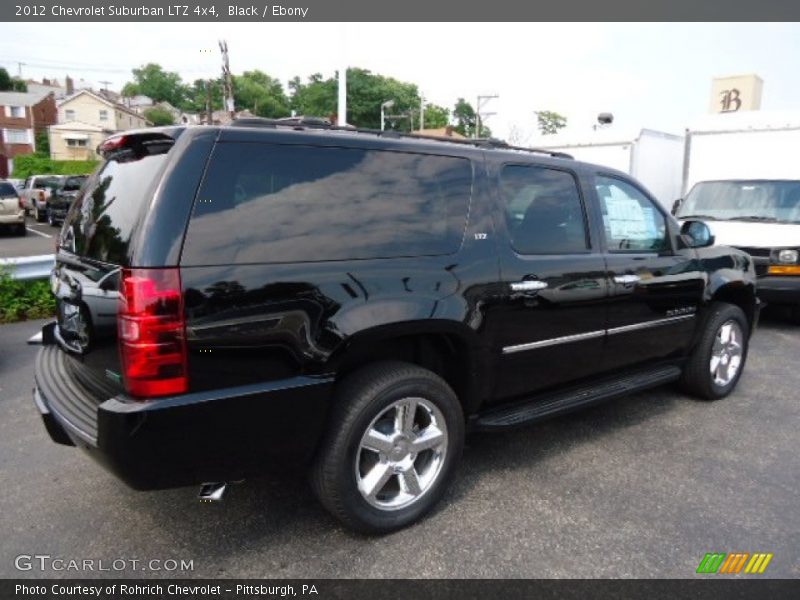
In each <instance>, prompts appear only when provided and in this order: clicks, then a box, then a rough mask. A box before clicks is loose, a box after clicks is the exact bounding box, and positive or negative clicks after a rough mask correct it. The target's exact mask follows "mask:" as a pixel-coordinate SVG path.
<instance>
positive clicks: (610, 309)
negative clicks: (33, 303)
mask: <svg viewBox="0 0 800 600" xmlns="http://www.w3.org/2000/svg"><path fill="white" fill-rule="evenodd" d="M170 131H171V135H173V136H174V137H175V138H176V139H177V141H176V143H175V145H174V147H173V148H172V150H170V153H169V156H168V159H167V162H166V164H165V166H164V168H163V170H162V171H161V173H160V175H159V177H158V179H157V181H154V182H153V184H152V187H151V190H152V200H151V201H150V202H149V204H148V205H147V206H146V208H144V209H143V212H142V215H141V220H140V225H139V226H138V227H137V228H136V229H135V230H134V231H133V234H132V235H131V237H130V239H128V240H125V243H126V246H125V247H126V256H125V260H124V262H125V264H123V265H108V264H104V263H101V262H97V261H92V260H87V259H80V258H78V257H75V256H73V255H71V254H70V253H69V252H67V251H66V249H64V248H61V249H60V250H59V252H58V255H57V266H56V269H55V271H54V275H53V283H54V291H55V292H56V295H57V297H58V298H59V305H60V306H62V307H63V306H66V305H74V306H78V307H80V309H79V311H78V313H77V314H79V315H80V316H79V318H78V319H77V320H78V321H80V322H81V323H83V324H84V325H86V326H87V327H88V328H89V331H90V334H89V336H88V337H89V339H90V340H91V341H90V344H89V345H88V347H82V346H81V344H80V341H79V340H78V341H75V340H76V336H78V332H77V331H75V330H74V328H73V329H71V328H70V327H69V326H68V324H67V323H66V322H65V319H64V316H63V314H62V316H61V317H60V323H61V327H60V328H59V331H58V335H56V336H55V337H56V338H58V337H61V342H60V346H61V349H59V350H58V351H59V352H62V353H66V354H65V357H64V360H66V361H67V367H66V368H67V369H68V370H69V371H70V372H71V373H73V374H74V376H75V378H76V379H77V380H78V381H79V382H80V389H79V390H78V392H76V393H82V394H83V393H86V394H90V395H91V396H92V398H93V402H94V403H95V404H96V405H97V406H98V434H97V437H96V439H92V438H91V436H89V437H87V436H82V435H80V434H79V433H76V432H75V431H74V430H73V429H71V428H70V425H69V422H68V421H66V420H65V419H63V418H59V417H58V416H57V415H56V416H54V415H53V414H52V413H51V412H50V411H48V410H47V406H48V401H47V398H41V399H40V400H41V405H42V406H44V407H45V411H44V412H45V413H46V414H45V415H44V416H45V419H46V421H48V423H49V425H48V427H49V428H50V429H51V430H52V428H53V427H54V425H55V426H60V427H63V428H64V429H65V430H66V432H67V434H68V435H69V437H70V438H71V439H72V441H73V442H75V443H77V444H78V445H81V446H82V447H85V448H87V449H88V450H90V452H91V453H92V454H93V455H95V456H96V457H97V458H98V459H99V460H101V461H102V462H103V463H105V464H106V465H107V466H108V467H109V468H111V469H112V470H113V471H114V472H116V473H117V474H118V475H119V476H120V477H121V478H123V479H124V480H125V481H127V482H128V483H129V484H130V485H132V486H133V487H135V488H139V489H149V488H160V487H170V486H175V485H184V484H191V483H198V482H203V481H214V480H230V479H237V478H241V477H244V476H247V475H249V474H252V473H257V472H261V471H262V470H263V469H265V468H267V467H268V466H270V465H273V466H274V465H276V464H283V465H285V464H287V460H288V459H293V460H296V461H300V462H303V461H307V460H308V459H309V458H310V457H311V456H312V455H313V452H314V449H315V447H316V444H317V442H318V440H319V439H320V437H321V436H322V434H323V433H324V430H325V425H326V422H327V415H328V412H329V409H330V401H331V398H332V391H333V388H334V384H335V381H336V378H337V376H340V375H341V374H342V373H343V372H345V371H347V370H349V369H352V368H353V367H354V363H355V364H358V363H359V362H360V361H361V360H363V359H377V358H381V357H382V356H383V354H384V353H386V352H389V353H391V352H392V351H393V350H394V349H395V348H397V347H402V348H404V349H407V348H412V349H415V350H414V351H415V352H416V351H417V350H418V349H417V346H415V345H414V343H413V342H412V343H411V344H410V345H409V344H406V343H405V342H407V341H409V340H418V339H420V338H422V337H424V338H426V339H433V340H435V341H436V343H437V344H438V343H442V344H445V345H447V346H448V347H449V348H450V349H451V350H454V351H455V352H456V354H457V356H458V357H459V360H460V363H459V369H458V373H457V374H456V375H455V377H456V378H457V379H458V383H459V385H455V387H456V389H457V391H458V392H459V396H460V398H461V400H462V402H463V404H464V406H465V413H466V414H467V415H468V417H469V418H470V419H474V418H476V417H477V416H478V415H479V414H480V412H481V410H484V409H487V408H490V407H496V406H498V405H499V404H501V403H504V402H512V401H519V400H520V399H525V398H535V396H536V395H537V394H538V393H541V392H548V391H551V390H553V389H557V388H558V387H559V386H562V385H565V384H567V383H575V382H576V381H591V380H592V378H593V377H598V376H601V375H602V376H605V377H607V376H609V375H610V374H613V373H614V372H615V371H617V370H622V369H624V368H629V367H631V366H633V365H637V364H641V365H651V364H658V363H661V362H665V361H666V362H670V363H674V364H682V361H683V360H684V359H685V357H686V356H687V355H688V353H689V352H690V350H691V348H692V347H693V344H694V343H695V340H696V337H697V335H698V334H699V332H700V327H699V324H700V323H701V322H702V313H703V311H704V308H705V307H706V306H707V305H708V302H709V301H710V300H711V299H713V298H715V297H718V296H719V295H720V294H722V293H725V294H726V295H727V296H726V297H736V298H739V299H741V301H742V302H745V303H748V302H749V303H751V304H752V306H746V307H745V308H746V309H747V312H748V313H749V314H750V315H751V318H752V320H754V317H755V315H756V314H757V311H756V310H755V308H754V306H755V296H754V278H755V274H754V271H753V266H752V260H751V259H750V257H749V256H748V255H746V254H745V253H742V252H739V251H737V250H733V249H729V248H719V247H710V248H699V249H694V248H690V247H688V246H687V244H686V241H685V240H684V239H683V238H682V237H681V236H680V232H679V226H678V223H677V221H675V220H674V219H673V218H672V217H670V216H669V215H667V214H666V212H665V213H664V214H665V217H666V221H667V227H668V234H669V238H670V245H671V249H670V250H669V251H667V252H663V253H661V254H660V255H659V254H637V255H633V254H610V253H609V252H608V248H606V245H605V238H604V233H603V222H602V217H601V215H600V214H599V210H598V208H597V198H596V192H595V188H594V185H593V177H594V175H595V173H596V172H597V171H598V168H596V167H593V166H591V165H584V164H581V163H578V162H576V161H572V160H568V159H563V158H551V157H547V156H542V155H537V154H529V153H522V152H512V151H503V150H484V149H480V148H474V147H470V146H465V145H455V144H443V143H441V142H437V141H422V140H413V141H412V140H408V139H393V138H384V137H379V136H371V135H359V134H352V135H350V134H330V133H320V132H318V131H317V132H314V131H286V130H281V129H278V130H269V129H258V128H237V127H231V128H211V127H206V128H189V129H186V130H182V129H174V130H170ZM219 141H227V142H248V143H258V142H264V141H268V142H269V143H273V144H304V145H323V146H345V147H357V148H366V149H369V148H375V149H395V150H402V151H406V152H424V153H433V154H436V153H441V154H443V155H448V156H460V157H466V158H469V159H470V160H471V161H472V164H473V171H474V177H475V179H474V184H473V190H472V198H471V202H470V206H469V213H468V220H467V225H466V228H465V231H464V236H463V243H462V246H461V248H460V249H459V251H458V252H457V253H455V254H452V255H443V256H427V257H416V258H407V257H405V258H404V257H400V258H390V259H368V260H351V261H321V262H314V263H287V264H277V263H276V264H268V263H258V264H237V265H215V264H214V257H213V256H211V257H208V260H207V263H206V264H196V265H192V266H186V265H182V266H181V267H180V276H181V282H182V287H183V293H184V299H185V300H184V303H185V317H186V337H187V346H188V351H189V362H188V364H189V381H190V390H189V393H188V394H185V395H181V396H175V397H167V398H157V399H150V400H147V401H146V402H140V401H136V400H134V399H131V398H129V397H127V396H126V395H125V393H124V390H123V388H122V385H121V381H120V378H119V359H118V356H117V350H116V319H115V313H114V306H115V303H116V300H117V297H118V285H119V269H120V267H121V266H126V267H127V266H135V267H144V268H160V267H165V266H178V265H181V260H180V256H181V248H182V244H183V239H184V235H185V231H186V229H187V223H188V221H189V219H190V214H191V211H192V206H193V203H194V202H195V201H196V200H195V195H196V192H197V190H198V189H199V187H200V183H201V179H202V176H203V172H204V169H205V166H206V164H207V161H208V159H209V156H210V154H211V152H212V149H213V147H214V144H215V143H217V142H219ZM504 164H535V165H540V166H547V167H551V168H555V169H562V170H567V171H569V172H570V173H572V174H573V175H574V176H575V178H576V179H577V181H578V183H579V187H580V191H581V195H582V198H583V202H584V205H585V210H586V221H587V225H588V231H589V237H590V241H591V248H590V249H589V250H588V251H587V252H586V253H581V254H576V255H561V256H535V257H531V256H528V257H525V256H520V255H518V254H517V253H515V252H514V251H513V249H511V247H510V245H509V242H508V237H507V234H506V230H505V224H504V219H503V218H502V208H501V205H500V199H499V198H498V196H497V189H496V187H497V186H496V181H497V176H498V173H499V170H500V169H501V168H502V165H504ZM602 171H604V172H605V171H606V170H602ZM613 175H614V176H616V177H620V178H623V179H624V180H626V181H628V182H631V180H630V178H628V177H627V176H626V175H624V174H621V173H613ZM631 183H633V182H631ZM648 197H649V195H648ZM656 206H658V205H657V203H656ZM343 243H346V241H345V240H343ZM632 272H635V273H646V275H647V277H646V278H642V280H641V281H640V282H639V283H637V284H635V285H633V286H620V285H619V284H616V283H614V281H613V277H614V275H615V274H617V273H632ZM526 278H537V279H541V280H543V281H546V282H547V283H548V288H547V289H546V290H544V291H541V292H538V293H536V294H522V293H516V292H512V291H511V288H510V284H511V283H513V282H515V281H521V280H524V279H526ZM676 312H677V313H681V314H684V315H686V318H684V319H681V321H680V323H679V324H676V325H675V326H673V325H667V326H664V327H659V328H658V329H657V330H656V329H642V330H635V331H630V332H628V333H623V334H622V335H619V336H610V335H607V334H606V335H599V336H597V337H595V338H593V339H591V340H586V341H581V342H577V343H564V344H557V345H552V346H548V347H545V348H540V349H534V350H528V351H523V352H518V353H513V354H506V353H504V352H503V349H504V348H507V347H509V346H514V345H515V344H524V343H529V342H536V341H543V340H548V339H552V338H561V337H564V336H569V335H573V334H580V333H583V332H586V331H587V330H588V331H600V332H603V331H605V330H608V329H609V328H611V327H622V328H623V330H624V327H625V326H628V325H631V324H636V323H644V322H647V321H652V320H659V319H664V318H668V317H669V315H671V314H675V313H676ZM74 314H76V313H75V312H74V309H73V315H74ZM51 337H52V336H51ZM71 340H72V342H73V343H72V344H70V341H71ZM44 351H52V350H50V349H48V348H46V349H45V350H44ZM420 351H421V350H420ZM390 355H391V354H390ZM354 357H355V358H354ZM47 377H48V373H46V372H40V371H38V370H37V374H36V378H37V388H38V389H39V390H41V389H44V388H47V384H46V381H45V380H46V379H47ZM37 393H38V392H37ZM62 417H63V415H62Z"/></svg>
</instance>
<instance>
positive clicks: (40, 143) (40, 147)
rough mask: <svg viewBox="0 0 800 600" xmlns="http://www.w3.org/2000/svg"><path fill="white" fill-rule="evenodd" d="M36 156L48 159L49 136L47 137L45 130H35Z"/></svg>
mask: <svg viewBox="0 0 800 600" xmlns="http://www.w3.org/2000/svg"><path fill="white" fill-rule="evenodd" d="M36 154H38V155H39V156H46V157H48V158H49V157H50V136H48V135H47V129H37V130H36Z"/></svg>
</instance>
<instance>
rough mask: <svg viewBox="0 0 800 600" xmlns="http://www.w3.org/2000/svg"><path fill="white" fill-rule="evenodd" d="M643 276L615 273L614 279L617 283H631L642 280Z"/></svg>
mask: <svg viewBox="0 0 800 600" xmlns="http://www.w3.org/2000/svg"><path fill="white" fill-rule="evenodd" d="M641 279H642V278H641V277H639V276H638V275H615V276H614V281H615V282H617V283H621V284H623V285H631V284H634V283H638V282H639V281H641Z"/></svg>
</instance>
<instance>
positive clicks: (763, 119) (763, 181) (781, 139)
mask: <svg viewBox="0 0 800 600" xmlns="http://www.w3.org/2000/svg"><path fill="white" fill-rule="evenodd" d="M798 154H800V112H766V111H747V112H740V113H723V114H718V115H709V116H707V117H705V118H703V119H702V120H700V121H698V122H697V123H694V124H692V126H690V127H689V128H688V129H687V132H686V153H685V160H684V178H683V190H684V193H685V194H684V195H685V198H684V199H683V200H682V201H680V202H679V203H676V206H675V207H674V212H675V214H676V216H677V217H678V218H679V219H689V218H692V219H702V220H704V221H705V222H706V223H707V224H708V225H709V227H710V228H711V231H712V233H713V234H714V237H715V239H716V243H717V244H723V245H726V246H736V247H738V248H741V249H743V250H745V251H746V252H748V253H749V254H750V255H751V256H752V257H753V262H754V263H755V266H756V272H757V273H758V275H759V283H758V288H759V297H760V298H761V299H762V300H763V301H765V302H767V303H770V304H783V305H787V306H789V307H790V309H791V314H792V315H793V317H794V318H795V320H797V321H798V322H799V323H800V161H799V160H798V158H797V157H798Z"/></svg>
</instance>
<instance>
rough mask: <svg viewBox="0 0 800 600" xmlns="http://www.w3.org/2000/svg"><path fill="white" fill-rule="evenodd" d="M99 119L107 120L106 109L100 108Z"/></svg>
mask: <svg viewBox="0 0 800 600" xmlns="http://www.w3.org/2000/svg"><path fill="white" fill-rule="evenodd" d="M100 120H101V121H108V111H107V110H101V111H100Z"/></svg>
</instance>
